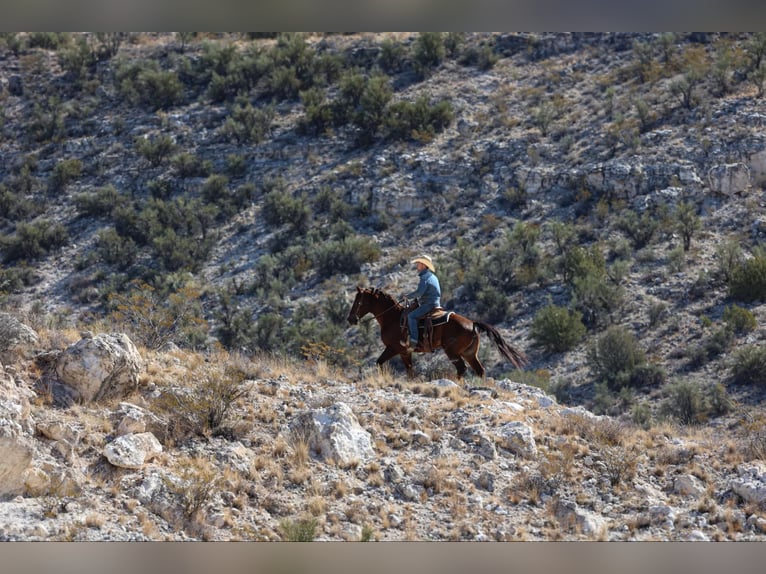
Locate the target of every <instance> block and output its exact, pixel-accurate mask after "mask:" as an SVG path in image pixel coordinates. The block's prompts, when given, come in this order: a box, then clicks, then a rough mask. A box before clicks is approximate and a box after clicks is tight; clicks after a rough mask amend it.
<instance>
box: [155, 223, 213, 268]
mask: <svg viewBox="0 0 766 574" xmlns="http://www.w3.org/2000/svg"><path fill="white" fill-rule="evenodd" d="M214 244H215V241H214V239H213V238H212V237H202V238H200V237H198V236H195V235H182V234H179V233H177V232H176V231H175V230H174V229H165V230H164V231H162V232H160V233H159V234H158V235H155V236H154V237H153V238H152V251H153V253H154V255H155V256H156V258H157V262H158V263H159V264H160V266H161V267H162V268H163V269H164V270H166V271H179V270H187V271H192V272H197V271H199V270H200V269H201V268H202V266H203V265H204V263H205V261H207V259H208V257H209V256H210V253H211V252H212V250H213V247H214Z"/></svg>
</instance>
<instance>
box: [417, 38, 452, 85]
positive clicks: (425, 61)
mask: <svg viewBox="0 0 766 574" xmlns="http://www.w3.org/2000/svg"><path fill="white" fill-rule="evenodd" d="M445 55H446V50H445V48H444V38H443V37H442V34H441V32H421V33H420V34H418V37H417V39H416V40H415V44H414V46H413V60H414V64H415V71H416V72H417V73H418V74H419V75H420V77H421V78H426V77H428V76H429V75H430V74H431V72H432V71H433V69H434V68H437V67H438V66H439V65H440V64H441V63H442V60H444V57H445Z"/></svg>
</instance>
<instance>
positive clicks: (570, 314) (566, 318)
mask: <svg viewBox="0 0 766 574" xmlns="http://www.w3.org/2000/svg"><path fill="white" fill-rule="evenodd" d="M585 332H586V329H585V325H583V323H582V314H581V313H578V312H576V311H570V310H569V309H567V308H565V307H558V306H556V305H552V304H549V305H547V306H546V307H544V308H543V309H541V310H540V311H538V313H537V314H536V315H535V318H534V320H533V321H532V327H531V329H530V336H531V337H532V339H533V340H534V344H535V346H538V347H542V348H543V349H545V351H547V352H549V353H563V352H565V351H569V350H570V349H572V348H574V347H575V345H577V343H579V342H580V341H581V340H582V338H583V337H584V336H585Z"/></svg>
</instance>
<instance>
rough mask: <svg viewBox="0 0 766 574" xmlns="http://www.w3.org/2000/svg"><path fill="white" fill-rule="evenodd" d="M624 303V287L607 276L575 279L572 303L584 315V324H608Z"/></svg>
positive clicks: (586, 276)
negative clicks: (612, 315)
mask: <svg viewBox="0 0 766 574" xmlns="http://www.w3.org/2000/svg"><path fill="white" fill-rule="evenodd" d="M622 301H623V289H622V287H620V285H619V284H615V283H614V282H613V281H612V280H611V279H610V278H609V277H608V276H607V275H606V274H604V275H599V274H597V273H588V274H587V275H584V276H582V277H576V278H575V279H574V285H573V288H572V303H573V305H574V307H575V309H577V310H578V311H580V312H581V313H582V316H583V323H585V324H586V325H588V326H597V325H601V324H603V323H606V322H607V321H608V320H609V317H610V316H611V314H612V313H613V312H614V311H616V310H617V309H618V308H619V307H620V305H622Z"/></svg>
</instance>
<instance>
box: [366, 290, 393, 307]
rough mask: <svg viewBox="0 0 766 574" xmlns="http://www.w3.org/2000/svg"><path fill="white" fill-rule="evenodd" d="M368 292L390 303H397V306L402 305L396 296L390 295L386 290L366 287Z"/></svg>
mask: <svg viewBox="0 0 766 574" xmlns="http://www.w3.org/2000/svg"><path fill="white" fill-rule="evenodd" d="M364 291H366V292H367V293H369V294H370V295H372V296H373V297H375V298H376V299H382V300H383V301H385V302H387V303H388V304H390V305H395V306H397V307H401V305H400V304H399V302H398V301H397V300H396V298H394V297H393V296H392V295H389V294H388V293H386V292H385V291H383V290H381V289H378V288H377V287H368V288H366V289H364Z"/></svg>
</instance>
